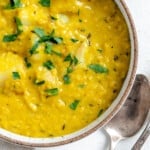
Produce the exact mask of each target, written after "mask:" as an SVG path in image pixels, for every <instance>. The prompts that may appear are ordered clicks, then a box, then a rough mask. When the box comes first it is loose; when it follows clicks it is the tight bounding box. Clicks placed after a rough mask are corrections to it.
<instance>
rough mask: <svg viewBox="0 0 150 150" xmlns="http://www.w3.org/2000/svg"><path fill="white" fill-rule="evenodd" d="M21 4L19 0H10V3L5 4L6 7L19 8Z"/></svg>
mask: <svg viewBox="0 0 150 150" xmlns="http://www.w3.org/2000/svg"><path fill="white" fill-rule="evenodd" d="M21 5H22V4H21V0H10V3H9V4H8V5H7V6H6V9H15V8H19V7H21Z"/></svg>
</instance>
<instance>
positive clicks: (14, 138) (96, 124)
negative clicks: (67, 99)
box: [0, 0, 138, 147]
mask: <svg viewBox="0 0 150 150" xmlns="http://www.w3.org/2000/svg"><path fill="white" fill-rule="evenodd" d="M115 3H116V4H117V5H118V7H119V9H120V11H121V12H122V14H123V16H124V18H125V20H126V23H127V25H128V29H129V32H130V41H131V60H130V66H129V71H128V74H127V77H126V79H125V82H124V84H123V86H122V89H121V91H120V93H119V94H118V96H117V98H116V99H115V100H114V102H113V103H112V105H111V106H110V107H109V109H108V110H106V111H105V112H104V113H103V114H102V115H101V116H100V117H99V118H98V119H96V120H95V121H93V122H92V123H91V124H89V125H88V126H86V127H85V128H83V129H81V130H79V131H77V132H75V133H72V134H70V135H66V136H62V137H54V138H30V137H25V136H20V135H17V134H14V133H11V132H9V131H6V130H4V129H0V138H1V139H3V140H6V141H8V142H11V143H15V144H20V145H23V146H30V147H51V146H59V145H64V144H67V143H71V142H73V141H77V140H80V139H81V138H83V137H85V136H87V135H89V134H91V133H92V132H94V131H95V130H97V129H100V128H101V127H103V126H104V125H105V124H106V123H107V122H108V121H109V120H110V119H111V118H112V117H113V116H114V115H115V114H116V113H117V111H118V110H119V109H120V108H121V106H122V105H123V104H124V102H125V100H126V98H127V96H128V94H129V92H130V90H131V88H132V85H133V82H134V79H135V76H136V68H137V57H138V46H137V36H136V31H135V26H134V23H133V20H132V17H131V15H130V12H129V9H128V8H127V5H126V3H125V1H124V0H115Z"/></svg>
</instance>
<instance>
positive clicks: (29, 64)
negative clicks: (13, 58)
mask: <svg viewBox="0 0 150 150" xmlns="http://www.w3.org/2000/svg"><path fill="white" fill-rule="evenodd" d="M24 61H25V63H26V67H27V68H30V67H31V66H32V64H31V63H30V62H29V60H28V58H27V57H25V58H24Z"/></svg>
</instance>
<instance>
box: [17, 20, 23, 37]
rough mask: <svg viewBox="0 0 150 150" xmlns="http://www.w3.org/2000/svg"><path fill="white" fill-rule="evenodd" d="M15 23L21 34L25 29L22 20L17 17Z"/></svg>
mask: <svg viewBox="0 0 150 150" xmlns="http://www.w3.org/2000/svg"><path fill="white" fill-rule="evenodd" d="M15 22H16V25H17V33H18V34H19V33H21V32H22V31H23V29H22V26H23V24H22V22H21V20H20V19H19V18H18V17H15Z"/></svg>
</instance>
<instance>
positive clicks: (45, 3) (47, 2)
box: [39, 0, 51, 7]
mask: <svg viewBox="0 0 150 150" xmlns="http://www.w3.org/2000/svg"><path fill="white" fill-rule="evenodd" d="M39 3H40V4H41V5H42V6H44V7H50V5H51V0H40V1H39Z"/></svg>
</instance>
